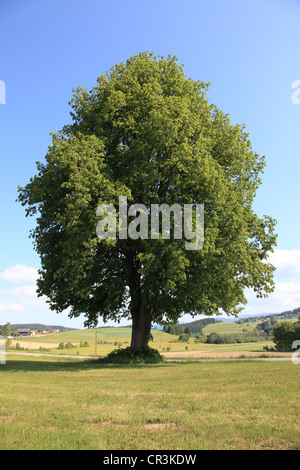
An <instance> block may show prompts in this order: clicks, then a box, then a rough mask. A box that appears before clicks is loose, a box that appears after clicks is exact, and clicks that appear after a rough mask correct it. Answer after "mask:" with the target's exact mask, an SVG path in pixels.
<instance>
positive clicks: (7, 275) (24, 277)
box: [0, 264, 38, 284]
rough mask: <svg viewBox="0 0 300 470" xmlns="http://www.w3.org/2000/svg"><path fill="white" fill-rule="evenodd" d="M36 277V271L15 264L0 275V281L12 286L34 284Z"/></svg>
mask: <svg viewBox="0 0 300 470" xmlns="http://www.w3.org/2000/svg"><path fill="white" fill-rule="evenodd" d="M37 277H38V271H37V269H35V268H29V267H28V266H23V265H21V264H16V265H15V266H12V267H11V268H7V269H6V270H5V271H3V272H2V273H1V274H0V278H1V279H5V280H6V281H9V282H11V283H13V284H25V283H26V284H35V283H36V280H37Z"/></svg>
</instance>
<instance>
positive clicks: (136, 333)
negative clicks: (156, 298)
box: [130, 295, 152, 351]
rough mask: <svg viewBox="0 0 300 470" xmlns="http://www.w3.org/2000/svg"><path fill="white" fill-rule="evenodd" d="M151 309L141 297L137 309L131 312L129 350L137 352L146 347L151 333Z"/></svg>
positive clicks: (144, 297)
mask: <svg viewBox="0 0 300 470" xmlns="http://www.w3.org/2000/svg"><path fill="white" fill-rule="evenodd" d="M151 319H152V308H151V306H150V305H149V303H148V302H147V299H146V296H145V295H143V296H142V299H141V302H140V305H139V306H138V308H136V309H134V310H133V311H132V334H131V345H130V347H131V349H133V350H134V351H139V350H140V349H141V348H143V347H144V346H148V343H149V339H150V332H151Z"/></svg>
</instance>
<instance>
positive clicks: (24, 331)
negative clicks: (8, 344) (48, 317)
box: [17, 328, 32, 336]
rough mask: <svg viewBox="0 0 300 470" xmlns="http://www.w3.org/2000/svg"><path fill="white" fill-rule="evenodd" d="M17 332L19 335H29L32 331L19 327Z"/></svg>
mask: <svg viewBox="0 0 300 470" xmlns="http://www.w3.org/2000/svg"><path fill="white" fill-rule="evenodd" d="M17 333H19V335H21V336H31V335H32V332H31V330H30V329H29V328H20V329H19V330H17Z"/></svg>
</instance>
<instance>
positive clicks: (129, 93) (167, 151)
mask: <svg viewBox="0 0 300 470" xmlns="http://www.w3.org/2000/svg"><path fill="white" fill-rule="evenodd" d="M207 89H208V84H205V83H203V82H199V81H194V80H192V79H188V78H187V77H186V76H185V74H184V70H183V66H181V65H179V64H178V61H177V58H176V57H173V56H168V57H166V58H164V57H155V56H153V54H152V53H148V52H145V53H140V54H139V55H136V56H133V57H131V58H130V59H129V60H127V61H126V63H121V64H119V65H116V66H114V67H113V68H112V69H111V70H110V71H109V72H108V73H107V74H106V75H101V76H100V77H99V78H98V79H97V85H96V86H95V87H94V88H93V89H92V90H91V91H90V92H88V91H87V90H85V89H83V88H81V87H79V88H78V89H77V90H75V92H74V96H73V99H72V100H71V103H70V104H71V109H72V111H71V116H72V120H71V123H70V124H69V125H66V126H65V127H64V128H63V129H62V130H61V131H59V132H57V133H56V134H53V136H52V137H53V143H52V145H51V146H50V147H49V150H48V153H47V155H46V157H45V161H44V162H42V163H38V164H37V169H38V173H37V174H36V176H34V177H33V178H31V180H30V182H29V183H28V184H27V185H26V186H25V187H23V188H19V201H20V202H21V203H22V204H23V205H25V206H26V214H27V215H34V214H35V215H36V220H37V224H36V227H35V228H34V229H33V230H32V232H31V236H32V237H33V239H34V243H35V249H36V250H37V252H38V253H39V255H40V259H41V269H40V271H39V273H40V278H39V280H38V294H39V295H45V296H47V298H48V302H49V305H50V308H51V309H53V310H56V311H58V312H62V311H64V310H66V309H69V312H70V313H69V315H70V316H71V317H76V316H79V315H80V314H82V313H84V314H85V317H86V322H85V324H86V326H96V325H97V322H98V319H99V317H102V319H103V320H104V321H107V320H115V321H119V320H120V319H121V318H124V317H125V318H129V319H131V320H132V341H131V347H132V348H133V349H134V350H139V349H140V348H142V347H143V346H145V345H147V344H148V341H149V337H150V329H151V323H152V322H157V323H163V322H172V323H174V322H177V321H178V319H179V318H180V316H181V315H183V314H186V313H188V314H191V315H192V316H195V315H198V314H206V315H213V314H220V313H224V312H225V313H226V314H235V315H236V314H238V312H239V311H240V310H241V309H242V306H243V304H245V303H246V298H245V295H244V290H245V288H253V289H254V290H255V291H256V293H257V296H266V295H268V294H269V293H270V292H272V290H273V287H274V286H273V280H272V278H273V271H274V268H273V266H272V265H270V264H269V263H268V262H267V258H268V253H269V252H270V251H272V247H273V246H274V245H275V240H276V235H275V234H274V226H275V221H274V220H273V219H272V218H270V217H268V216H264V217H263V218H259V217H258V216H257V215H256V214H255V213H254V211H253V209H252V204H253V198H254V196H255V193H256V190H257V188H258V187H259V185H260V183H261V180H260V175H261V173H262V171H263V168H264V165H265V160H264V157H260V156H259V155H257V153H255V152H254V151H253V150H252V147H251V142H250V140H249V136H248V134H247V133H246V132H245V129H244V126H241V125H232V124H231V122H230V119H229V117H228V116H227V115H226V114H224V113H223V112H222V111H221V110H219V109H218V108H217V107H216V106H215V105H212V104H209V102H208V98H207V95H206V92H207ZM119 196H127V200H128V204H129V205H131V204H134V203H140V204H144V205H145V206H146V207H150V205H151V204H162V203H165V204H168V205H169V206H172V204H175V203H177V204H180V205H181V206H183V204H193V207H195V204H196V203H198V204H203V205H204V210H205V216H204V220H205V235H204V245H203V248H202V249H199V250H191V251H189V250H186V246H185V240H181V239H174V237H171V236H170V239H164V238H163V237H162V236H160V237H159V239H157V240H155V239H151V238H150V237H149V239H141V238H138V239H136V240H133V239H131V238H128V239H124V238H122V237H120V236H119V226H118V224H117V232H116V239H104V240H101V239H99V238H98V237H97V234H96V226H97V223H98V222H99V217H97V215H96V210H97V207H98V206H99V204H102V203H103V204H104V203H108V204H114V205H115V207H116V208H118V202H119Z"/></svg>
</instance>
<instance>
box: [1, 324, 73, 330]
mask: <svg viewBox="0 0 300 470" xmlns="http://www.w3.org/2000/svg"><path fill="white" fill-rule="evenodd" d="M3 326H4V325H0V328H1V327H3ZM19 329H30V330H68V331H71V330H77V328H68V327H66V326H61V325H44V324H42V323H13V324H12V325H11V330H12V331H16V330H19Z"/></svg>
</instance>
